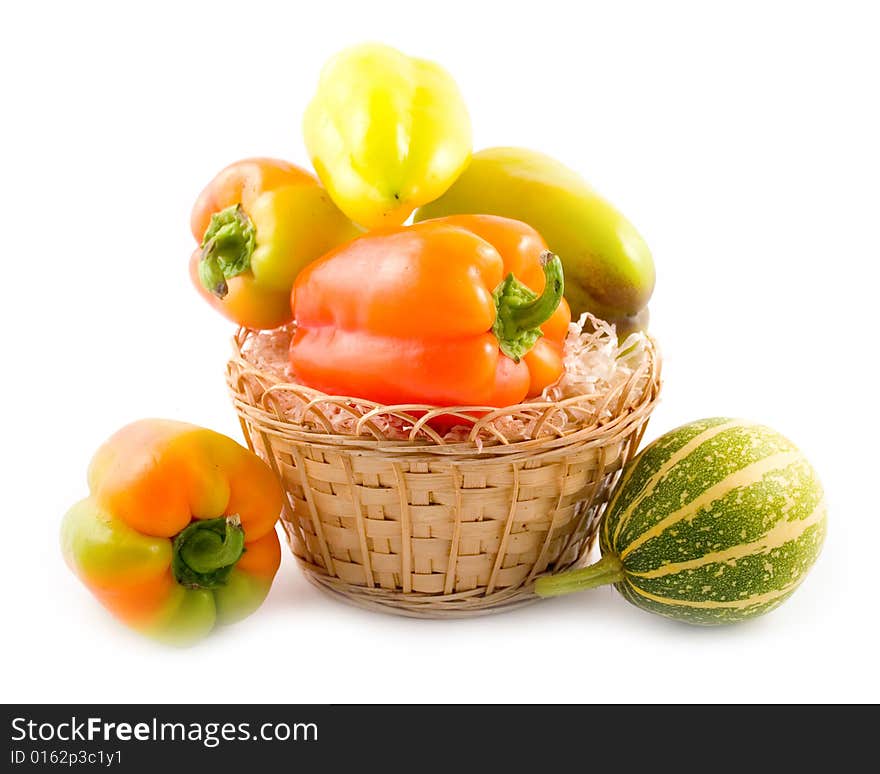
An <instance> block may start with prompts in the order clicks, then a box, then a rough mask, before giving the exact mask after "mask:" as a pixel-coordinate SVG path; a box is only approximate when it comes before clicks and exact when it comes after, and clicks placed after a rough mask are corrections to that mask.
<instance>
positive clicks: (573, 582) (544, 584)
mask: <svg viewBox="0 0 880 774" xmlns="http://www.w3.org/2000/svg"><path fill="white" fill-rule="evenodd" d="M624 575H625V573H624V570H623V564H622V563H621V561H620V559H619V558H618V557H617V556H615V555H614V554H609V555H608V556H603V557H602V558H601V559H600V560H599V561H598V562H596V563H595V564H591V565H590V566H589V567H581V568H580V569H578V570H569V571H568V572H562V573H559V575H548V576H546V577H544V578H539V579H538V580H537V582H536V583H535V593H536V594H537V595H538V596H539V597H556V596H559V595H560V594H570V593H571V592H572V591H583V590H585V589H592V588H595V587H596V586H604V585H605V584H606V583H619V582H620V581H622V580H623V578H624Z"/></svg>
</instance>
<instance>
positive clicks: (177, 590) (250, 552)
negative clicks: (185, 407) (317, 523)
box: [61, 419, 283, 644]
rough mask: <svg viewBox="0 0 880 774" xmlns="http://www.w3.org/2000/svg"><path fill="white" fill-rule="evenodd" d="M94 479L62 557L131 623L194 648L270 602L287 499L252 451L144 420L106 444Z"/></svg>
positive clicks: (180, 426) (189, 428) (70, 516)
mask: <svg viewBox="0 0 880 774" xmlns="http://www.w3.org/2000/svg"><path fill="white" fill-rule="evenodd" d="M88 480H89V489H90V492H91V494H90V495H89V497H87V498H86V499H85V500H81V501H80V502H79V503H77V504H76V505H74V506H73V508H71V509H70V510H69V511H68V513H67V515H66V516H65V517H64V522H63V524H62V528H61V544H62V551H63V553H64V557H65V559H66V560H67V563H68V564H69V565H70V567H71V569H72V570H73V571H74V572H75V573H76V575H77V576H79V578H80V579H81V580H82V581H83V583H84V584H85V585H86V586H87V587H88V588H89V590H91V592H92V593H93V594H94V595H95V596H96V597H97V598H98V599H99V600H100V602H101V603H102V604H103V605H104V606H105V607H106V608H107V609H108V610H109V611H110V612H111V613H113V614H114V615H115V616H116V617H117V618H119V619H120V620H122V621H123V622H124V623H126V624H128V625H129V626H132V627H134V628H136V629H138V630H140V631H142V632H144V633H145V634H148V635H151V636H154V637H156V638H158V639H161V640H165V641H169V642H173V643H176V644H188V643H190V642H192V641H194V640H196V639H199V638H200V637H202V636H204V635H205V634H207V633H208V632H209V631H210V630H211V629H212V628H213V627H214V625H215V624H216V623H231V622H234V621H238V620H240V619H242V618H244V617H246V616H248V615H250V613H252V612H253V611H254V610H256V609H257V608H258V607H259V606H260V604H262V602H263V599H264V598H265V597H266V594H267V593H268V592H269V588H270V586H271V585H272V580H273V578H274V577H275V573H276V571H277V570H278V565H279V563H280V561H281V549H280V546H279V543H278V536H277V534H276V532H275V521H276V519H277V518H278V515H279V513H280V512H281V505H282V500H283V492H282V490H281V486H280V484H279V483H278V481H277V479H276V478H275V476H274V475H273V474H272V472H271V471H270V470H269V468H268V467H267V466H266V465H265V463H263V462H262V461H261V460H260V459H259V458H257V457H256V456H255V455H254V454H253V453H251V452H249V451H248V450H247V449H245V448H243V447H242V446H239V445H238V444H237V443H236V442H235V441H233V440H232V439H231V438H227V437H226V436H224V435H220V434H219V433H215V432H212V431H211V430H205V429H203V428H200V427H196V426H194V425H188V424H184V423H182V422H173V421H168V420H157V419H149V420H141V421H139V422H135V423H133V424H131V425H128V426H126V427H124V428H122V429H121V430H120V431H119V432H117V433H116V434H115V435H113V436H112V437H111V438H110V439H109V440H108V441H107V442H106V443H104V445H103V446H102V447H101V448H100V449H99V450H98V451H97V453H96V454H95V456H94V458H93V459H92V463H91V465H90V467H89V475H88Z"/></svg>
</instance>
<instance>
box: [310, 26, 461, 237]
mask: <svg viewBox="0 0 880 774" xmlns="http://www.w3.org/2000/svg"><path fill="white" fill-rule="evenodd" d="M303 130H304V134H305V141H306V147H307V148H308V151H309V155H310V156H311V159H312V163H313V164H314V166H315V170H316V171H317V173H318V176H319V177H320V178H321V182H322V183H323V184H324V187H325V188H326V189H327V191H328V192H329V194H330V196H331V198H332V199H333V201H334V202H335V203H336V205H337V206H338V207H339V209H341V210H342V211H343V212H344V213H345V214H346V215H347V216H348V217H349V218H351V219H352V220H353V221H355V222H357V223H360V224H361V225H362V226H366V227H367V228H377V227H381V226H397V225H400V224H401V223H403V222H404V221H405V220H406V219H407V218H408V217H409V215H410V213H411V212H412V211H413V210H414V209H415V208H416V207H419V206H421V205H422V204H426V203H427V202H430V201H433V200H434V199H436V198H437V197H438V196H440V195H441V194H443V192H444V191H446V189H447V188H449V186H450V185H452V183H453V182H454V181H455V179H456V178H457V177H458V175H459V174H460V173H461V172H462V170H463V169H464V168H465V166H467V163H468V161H469V160H470V155H471V123H470V118H469V116H468V113H467V109H466V108H465V105H464V101H463V99H462V96H461V93H460V92H459V90H458V87H457V86H456V85H455V81H453V80H452V77H451V76H450V75H449V73H447V72H446V71H445V70H444V69H443V68H441V67H440V66H439V65H437V64H434V63H433V62H429V61H426V60H424V59H414V58H412V57H409V56H406V55H405V54H402V53H401V52H400V51H397V50H396V49H393V48H391V47H389V46H384V45H379V44H375V43H371V44H364V45H360V46H354V47H352V48H348V49H346V50H344V51H342V52H341V53H339V54H337V55H336V56H335V57H334V58H333V59H331V60H330V61H329V62H328V63H327V65H325V67H324V70H323V72H322V73H321V79H320V83H319V84H318V91H317V93H316V94H315V96H314V98H313V99H312V101H311V103H310V104H309V106H308V108H307V109H306V113H305V118H304V121H303Z"/></svg>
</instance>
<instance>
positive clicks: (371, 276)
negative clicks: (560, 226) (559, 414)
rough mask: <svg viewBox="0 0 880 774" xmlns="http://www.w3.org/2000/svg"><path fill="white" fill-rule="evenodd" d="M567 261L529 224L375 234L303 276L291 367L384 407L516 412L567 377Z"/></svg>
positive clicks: (427, 226) (449, 221)
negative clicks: (506, 409)
mask: <svg viewBox="0 0 880 774" xmlns="http://www.w3.org/2000/svg"><path fill="white" fill-rule="evenodd" d="M562 294H563V277H562V266H561V263H560V261H559V259H558V258H557V257H556V256H555V255H553V254H552V253H550V252H549V250H548V249H547V245H546V244H545V243H544V240H543V239H542V238H541V237H540V235H539V234H538V232H537V231H535V230H534V229H533V228H531V227H530V226H528V225H526V224H525V223H521V222H519V221H516V220H510V219H508V218H501V217H496V216H491V215H458V216H454V217H448V218H439V219H437V220H432V221H426V222H424V223H419V224H416V225H414V226H408V227H398V228H392V229H386V230H381V231H375V232H371V233H368V234H365V235H363V236H361V237H358V238H357V239H354V240H352V241H351V242H349V243H347V244H346V245H343V246H342V247H340V248H338V249H336V250H334V251H332V252H330V253H329V254H328V255H326V256H324V257H323V258H321V259H319V260H318V261H316V262H315V263H313V264H311V265H310V266H308V267H307V268H306V269H305V270H303V272H301V273H300V275H299V277H298V278H297V281H296V284H295V286H294V291H293V297H292V307H293V310H294V314H295V317H296V321H297V328H296V332H295V333H294V336H293V339H292V341H291V345H290V364H291V367H292V369H293V372H294V374H295V375H296V376H297V378H298V379H299V380H300V381H301V382H303V383H304V384H306V385H308V386H310V387H313V388H315V389H319V390H322V391H324V392H327V393H331V394H336V395H352V396H355V397H359V398H366V399H369V400H374V401H377V402H380V403H397V404H399V403H419V404H430V405H434V406H487V407H490V406H497V407H501V406H508V405H511V404H515V403H519V402H520V401H522V400H523V399H524V398H526V397H527V396H534V395H539V394H540V393H541V391H542V390H543V389H544V388H545V387H547V386H548V385H551V384H553V383H554V382H555V381H556V380H557V379H559V377H560V376H561V375H562V372H563V370H564V367H563V341H564V339H565V336H566V333H567V331H568V326H569V322H570V320H571V313H570V311H569V308H568V304H566V302H565V300H564V299H563V298H562Z"/></svg>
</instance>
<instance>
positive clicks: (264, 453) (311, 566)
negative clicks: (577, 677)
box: [227, 333, 660, 618]
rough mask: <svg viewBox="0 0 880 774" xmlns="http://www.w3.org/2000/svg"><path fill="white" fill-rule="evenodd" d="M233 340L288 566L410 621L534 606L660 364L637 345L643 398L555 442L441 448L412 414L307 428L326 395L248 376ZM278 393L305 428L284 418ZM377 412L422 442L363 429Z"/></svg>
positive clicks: (604, 486) (604, 483)
mask: <svg viewBox="0 0 880 774" xmlns="http://www.w3.org/2000/svg"><path fill="white" fill-rule="evenodd" d="M247 335H248V334H247V333H242V334H240V335H239V337H237V339H236V342H235V347H236V352H235V355H234V357H233V358H232V360H231V361H230V363H229V367H228V371H227V382H228V386H229V389H230V391H231V394H232V398H233V403H234V405H235V408H236V410H237V412H238V414H239V418H240V420H241V425H242V430H243V432H244V434H245V437H246V439H247V441H248V444H249V445H250V447H251V448H252V449H253V450H254V451H256V452H257V453H258V454H259V455H260V456H261V457H263V458H264V459H265V460H266V461H267V462H268V463H269V464H270V466H271V467H272V468H273V469H274V470H275V471H276V473H277V474H278V475H279V477H280V478H281V480H282V482H283V484H284V487H285V489H286V492H287V496H288V504H287V507H286V508H285V512H284V513H283V515H282V523H283V525H284V529H285V531H286V533H287V537H288V541H289V543H290V546H291V549H292V550H293V553H294V554H295V556H296V558H297V560H298V562H299V564H300V566H301V567H302V569H303V570H304V571H305V573H306V575H307V577H308V578H309V579H310V580H311V581H312V582H313V583H315V584H317V585H318V586H320V587H321V588H323V589H324V590H326V591H329V592H331V593H334V594H336V595H338V596H340V597H341V598H343V599H345V600H346V601H349V602H352V603H355V604H358V605H360V606H365V607H369V608H373V609H379V610H384V611H386V612H394V613H398V614H402V615H410V616H417V617H427V618H441V617H459V616H465V615H471V614H479V613H488V612H495V611H498V610H502V609H507V608H509V607H512V606H515V605H519V604H524V603H526V602H530V601H533V600H534V599H535V597H534V595H533V593H532V587H533V583H534V580H535V579H536V578H537V577H538V576H539V575H541V574H543V573H548V572H557V571H560V570H563V569H567V568H569V567H571V566H574V565H577V564H578V563H580V562H581V561H582V560H583V559H584V558H585V556H586V554H587V553H589V551H590V548H591V546H592V543H593V539H594V537H595V534H596V529H597V526H598V522H599V519H600V518H601V515H602V512H603V510H604V507H605V504H606V503H607V501H608V498H609V492H610V490H611V489H612V487H613V485H614V483H615V482H616V480H617V476H618V473H619V471H620V469H621V467H622V466H623V464H624V463H625V462H626V461H627V460H629V459H630V458H631V457H632V456H633V455H634V454H635V452H636V449H637V447H638V444H639V441H640V440H641V437H642V434H643V433H644V431H645V427H646V424H647V421H648V418H649V416H650V413H651V411H652V409H653V407H654V405H655V403H656V400H657V396H658V393H659V387H660V358H659V355H658V354H657V353H656V350H655V348H654V345H653V342H649V346H648V349H647V352H648V361H647V362H646V366H645V367H646V368H647V369H648V373H647V380H646V379H645V374H641V375H640V376H641V381H640V384H641V388H640V392H641V393H643V394H641V395H640V396H639V398H638V399H637V400H635V401H633V400H632V399H630V400H627V397H628V396H627V394H626V389H623V390H621V393H620V394H619V395H617V396H613V398H614V400H616V401H618V403H619V405H620V406H621V407H625V408H623V409H622V410H621V411H619V412H615V413H612V415H611V417H610V419H608V420H607V421H604V422H603V423H602V424H600V425H598V426H596V425H593V426H588V427H581V428H575V429H574V430H572V431H571V432H567V433H565V434H564V435H559V434H555V433H553V432H551V431H550V430H547V429H546V428H545V429H544V431H543V434H541V435H540V437H537V438H534V439H532V440H526V441H519V442H516V443H505V442H504V441H503V439H500V440H499V439H497V438H496V439H494V440H492V441H491V442H489V443H482V444H481V443H477V442H474V441H469V442H459V443H443V442H442V441H439V442H438V440H437V437H436V435H437V434H436V433H434V432H433V431H432V430H431V426H430V424H429V423H424V419H425V418H424V416H422V415H421V414H420V413H418V412H415V411H414V409H416V408H418V407H412V406H407V407H376V408H375V409H374V410H373V412H372V414H371V413H370V411H369V408H370V407H369V406H368V407H367V408H366V409H365V408H364V407H358V408H359V411H360V412H361V414H362V415H364V414H366V420H365V421H364V422H363V423H362V424H359V425H358V427H359V429H360V430H361V431H362V432H360V433H358V434H357V435H351V434H341V433H333V432H330V431H329V427H328V423H327V422H326V421H323V422H322V421H320V419H321V417H322V416H323V414H322V412H321V408H320V407H321V406H322V405H323V406H325V407H326V403H327V400H328V398H327V396H323V395H322V394H320V393H315V392H314V391H311V390H308V389H307V388H303V387H300V386H297V385H291V384H278V383H277V379H276V380H273V379H272V378H271V377H270V376H269V375H267V374H264V373H260V372H259V371H258V370H256V369H255V368H254V367H253V366H252V365H251V364H249V363H248V362H247V361H245V360H244V359H243V358H242V357H241V354H240V347H241V345H242V344H243V341H244V340H245V338H246V337H247ZM635 379H636V376H634V377H633V384H635ZM630 387H631V386H630ZM279 393H283V394H284V397H285V398H286V399H287V400H288V405H289V401H291V400H294V401H299V402H300V403H301V408H303V409H304V412H299V413H298V415H297V416H299V417H310V419H309V420H308V421H306V420H305V419H302V418H301V419H300V421H297V422H294V421H291V420H290V419H289V414H288V415H286V414H285V413H284V412H282V410H281V409H280V408H279V403H278V397H279ZM629 397H630V398H631V396H629ZM329 400H337V401H342V402H343V403H344V405H345V406H346V407H350V406H351V405H352V403H353V401H352V399H342V398H334V399H329ZM354 403H357V402H356V401H354ZM524 405H525V404H524ZM372 406H374V407H375V404H372ZM423 408H426V407H423ZM551 408H553V407H551ZM379 410H381V411H382V413H392V414H395V413H396V414H397V415H403V416H406V417H408V418H409V419H410V421H412V422H413V423H415V422H418V421H419V420H422V421H423V424H422V425H421V428H422V433H421V434H420V435H419V436H418V437H415V438H414V439H413V440H411V441H391V440H386V439H384V438H382V437H381V433H380V432H376V429H375V427H372V426H371V424H370V416H376V415H377V412H378V411H379ZM529 410H533V407H531V406H530V407H529ZM547 410H549V409H545V411H547ZM310 412H315V413H317V416H318V418H317V419H314V420H313V419H312V418H311V415H310ZM429 418H430V417H429ZM538 424H539V423H538V422H536V426H537V425H538ZM549 424H550V425H552V423H549ZM548 426H549V425H548Z"/></svg>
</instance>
